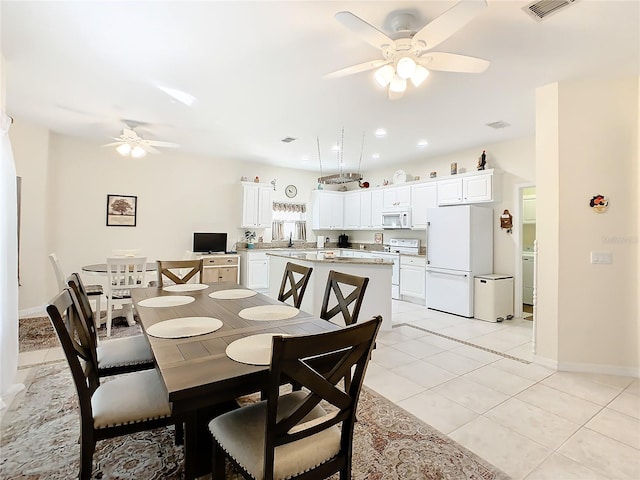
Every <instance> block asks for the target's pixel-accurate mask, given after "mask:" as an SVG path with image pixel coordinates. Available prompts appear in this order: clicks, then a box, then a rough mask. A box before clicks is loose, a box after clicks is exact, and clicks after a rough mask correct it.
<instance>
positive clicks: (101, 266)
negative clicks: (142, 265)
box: [82, 262, 158, 277]
mask: <svg viewBox="0 0 640 480" xmlns="http://www.w3.org/2000/svg"><path fill="white" fill-rule="evenodd" d="M146 268H147V272H155V271H156V269H157V268H158V265H157V264H156V262H149V263H147V267H146ZM82 272H83V273H87V274H89V275H103V276H105V277H106V276H107V264H106V263H92V264H91V265H85V266H83V267H82Z"/></svg>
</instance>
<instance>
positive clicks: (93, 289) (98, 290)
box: [84, 285, 104, 295]
mask: <svg viewBox="0 0 640 480" xmlns="http://www.w3.org/2000/svg"><path fill="white" fill-rule="evenodd" d="M84 289H85V291H86V292H87V295H102V294H103V293H104V290H103V288H102V285H85V286H84Z"/></svg>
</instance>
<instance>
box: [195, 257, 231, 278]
mask: <svg viewBox="0 0 640 480" xmlns="http://www.w3.org/2000/svg"><path fill="white" fill-rule="evenodd" d="M202 259H203V260H204V269H203V271H202V282H203V283H218V282H233V283H238V282H239V280H240V275H239V273H240V272H239V267H240V256H239V255H212V256H206V255H205V256H203V257H202Z"/></svg>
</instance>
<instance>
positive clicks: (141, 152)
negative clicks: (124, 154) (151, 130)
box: [131, 145, 147, 158]
mask: <svg viewBox="0 0 640 480" xmlns="http://www.w3.org/2000/svg"><path fill="white" fill-rule="evenodd" d="M146 154H147V151H146V150H145V149H144V148H142V147H141V146H140V145H136V146H135V147H133V150H131V156H132V157H133V158H142V157H144V156H145V155H146Z"/></svg>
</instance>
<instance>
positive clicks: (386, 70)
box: [374, 65, 395, 87]
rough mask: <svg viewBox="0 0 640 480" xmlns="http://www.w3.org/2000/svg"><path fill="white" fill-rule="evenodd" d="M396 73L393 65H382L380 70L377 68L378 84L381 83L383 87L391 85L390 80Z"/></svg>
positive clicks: (376, 77)
mask: <svg viewBox="0 0 640 480" xmlns="http://www.w3.org/2000/svg"><path fill="white" fill-rule="evenodd" d="M394 74H395V72H394V71H393V66H392V65H385V66H384V67H380V68H379V69H378V70H376V73H375V75H374V76H375V79H376V82H377V83H378V85H380V86H381V87H386V86H387V85H389V82H390V81H391V79H392V78H393V75H394Z"/></svg>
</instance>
